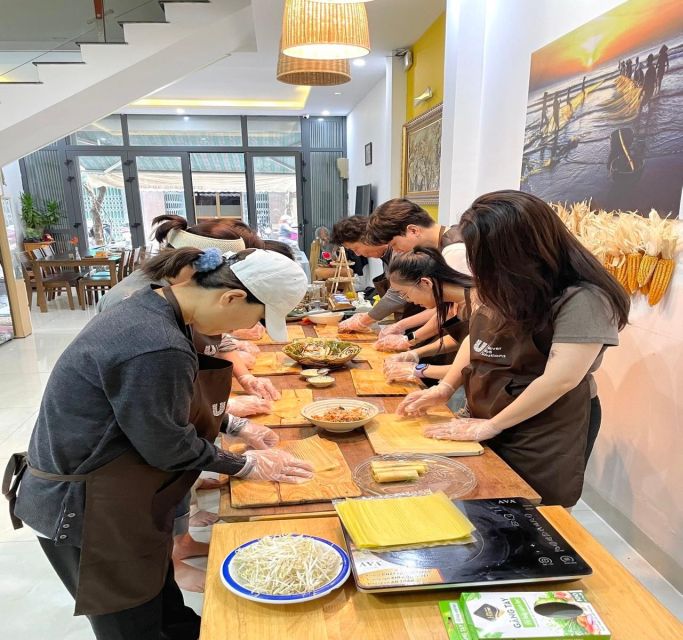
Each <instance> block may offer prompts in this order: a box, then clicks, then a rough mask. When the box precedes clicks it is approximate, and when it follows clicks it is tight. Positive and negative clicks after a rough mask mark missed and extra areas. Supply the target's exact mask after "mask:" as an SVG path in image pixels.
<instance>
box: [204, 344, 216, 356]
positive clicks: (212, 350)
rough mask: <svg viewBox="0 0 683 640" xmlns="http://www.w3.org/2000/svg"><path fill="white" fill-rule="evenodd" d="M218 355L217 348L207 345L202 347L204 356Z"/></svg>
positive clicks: (213, 345)
mask: <svg viewBox="0 0 683 640" xmlns="http://www.w3.org/2000/svg"><path fill="white" fill-rule="evenodd" d="M217 353H218V347H217V346H216V345H215V344H209V345H207V346H206V347H204V355H205V356H215V355H216V354H217Z"/></svg>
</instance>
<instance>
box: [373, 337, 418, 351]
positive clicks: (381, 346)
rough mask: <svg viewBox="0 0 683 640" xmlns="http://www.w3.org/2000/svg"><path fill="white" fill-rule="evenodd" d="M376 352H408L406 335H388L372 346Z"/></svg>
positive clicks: (408, 345) (408, 346)
mask: <svg viewBox="0 0 683 640" xmlns="http://www.w3.org/2000/svg"><path fill="white" fill-rule="evenodd" d="M373 346H374V347H375V349H377V351H408V349H410V344H409V343H408V336H406V335H403V334H401V335H388V336H386V337H385V338H380V339H379V340H377V342H375V344H374V345H373Z"/></svg>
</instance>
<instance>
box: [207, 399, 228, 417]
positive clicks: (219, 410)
mask: <svg viewBox="0 0 683 640" xmlns="http://www.w3.org/2000/svg"><path fill="white" fill-rule="evenodd" d="M227 405H228V403H227V402H216V403H214V404H213V405H211V408H212V409H213V415H214V417H216V418H218V416H222V415H223V414H224V413H225V407H227Z"/></svg>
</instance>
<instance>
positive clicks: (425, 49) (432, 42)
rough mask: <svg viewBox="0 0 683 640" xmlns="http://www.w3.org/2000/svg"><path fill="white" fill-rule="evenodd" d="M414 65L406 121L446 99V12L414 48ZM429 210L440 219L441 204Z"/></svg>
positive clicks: (407, 100)
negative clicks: (423, 98) (425, 96)
mask: <svg viewBox="0 0 683 640" xmlns="http://www.w3.org/2000/svg"><path fill="white" fill-rule="evenodd" d="M411 48H412V51H413V66H412V67H411V68H410V69H409V70H408V77H407V81H406V85H407V89H406V120H412V119H413V118H415V117H416V116H419V115H420V114H421V113H424V112H425V111H428V110H429V109H431V108H432V107H435V106H436V105H437V104H439V103H440V102H443V68H444V57H445V51H446V14H444V13H442V14H441V15H440V16H439V17H438V18H437V19H436V20H435V21H434V22H433V23H432V24H431V26H430V27H429V28H428V29H427V31H425V32H424V33H423V34H422V35H421V36H420V39H419V40H418V41H417V42H416V43H415V44H413V46H412V47H411ZM427 87H431V88H432V92H433V94H434V95H433V97H432V99H431V100H428V101H427V102H423V103H422V104H420V105H418V106H417V107H415V106H414V105H413V99H414V98H415V96H418V95H420V94H421V93H422V92H423V91H424V90H425V89H426V88H427ZM424 208H425V210H427V211H428V212H429V214H430V215H431V216H432V217H433V218H434V219H435V220H436V219H437V216H438V211H439V207H438V206H436V205H427V206H425V207H424Z"/></svg>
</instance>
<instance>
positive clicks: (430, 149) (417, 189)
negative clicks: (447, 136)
mask: <svg viewBox="0 0 683 640" xmlns="http://www.w3.org/2000/svg"><path fill="white" fill-rule="evenodd" d="M442 107H443V105H441V104H439V105H437V106H436V107H433V108H432V109H430V110H429V111H426V112H425V113H423V114H421V115H419V116H418V117H417V118H413V119H412V120H410V121H409V122H406V123H405V124H404V125H403V154H402V155H403V159H402V170H401V195H402V196H403V197H404V198H407V199H408V200H412V201H413V202H415V203H417V204H439V174H440V171H441V111H442Z"/></svg>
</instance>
